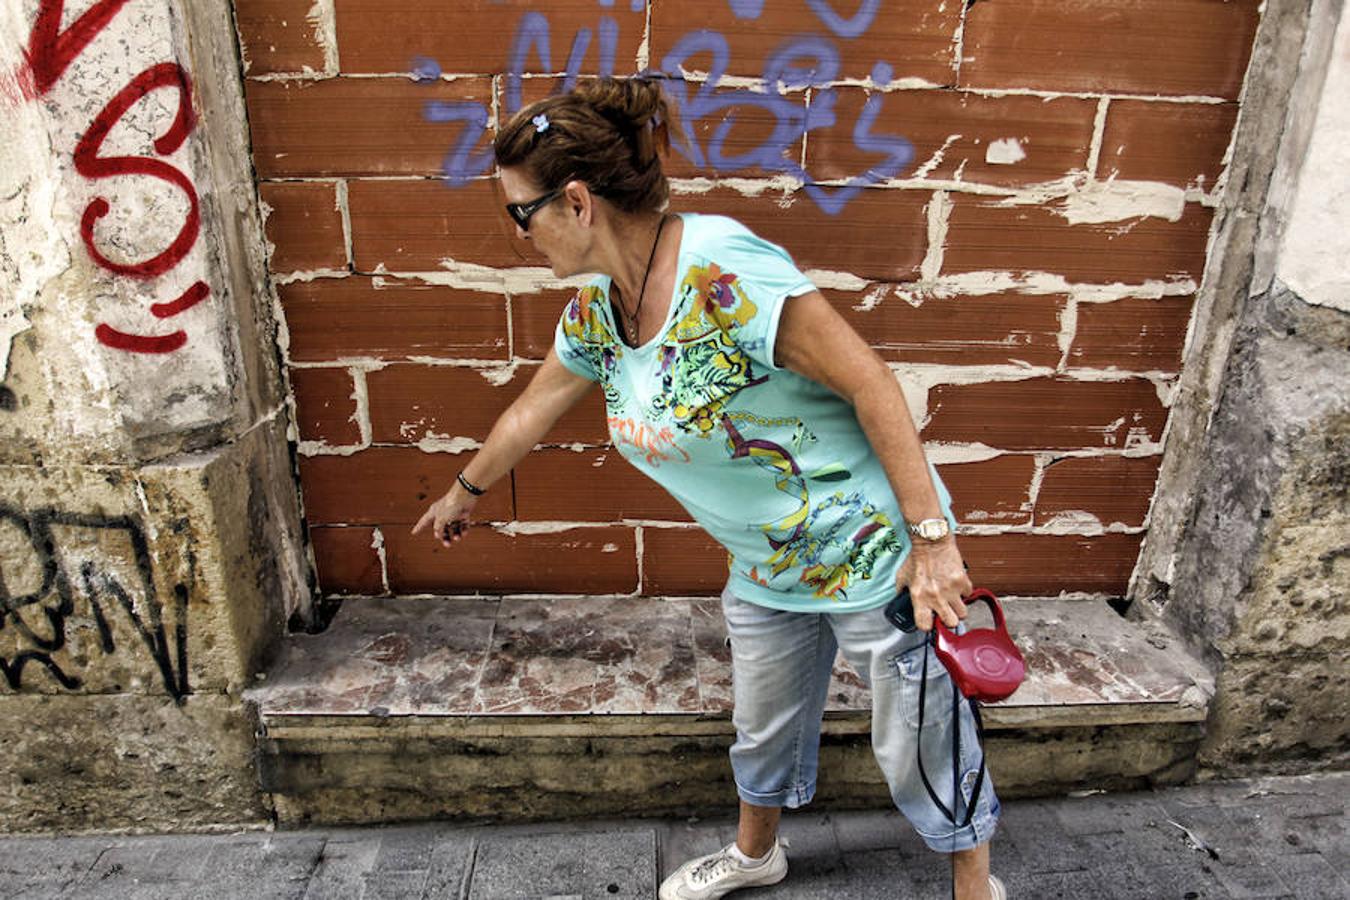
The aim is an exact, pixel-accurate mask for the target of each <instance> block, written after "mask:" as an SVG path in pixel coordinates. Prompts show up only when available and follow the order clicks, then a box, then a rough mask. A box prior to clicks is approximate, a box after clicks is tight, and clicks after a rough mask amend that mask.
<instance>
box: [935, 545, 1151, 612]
mask: <svg viewBox="0 0 1350 900" xmlns="http://www.w3.org/2000/svg"><path fill="white" fill-rule="evenodd" d="M1143 540H1144V536H1143V535H1141V534H1101V535H1096V536H1094V537H1083V536H1079V535H1057V534H1053V535H1052V534H990V535H983V534H981V535H961V536H960V537H959V538H957V544H958V546H959V547H960V550H961V555H962V557H963V558H964V559H965V560H966V562H967V563H968V564H969V565H970V580H971V581H973V582H974V583H975V585H976V586H977V587H987V588H989V589H990V590H991V591H993V592H994V593H995V594H1020V595H1022V596H1052V597H1053V596H1057V595H1059V594H1060V593H1061V592H1066V591H1067V592H1075V591H1083V592H1087V593H1103V594H1113V595H1115V596H1122V595H1124V593H1125V591H1126V589H1127V588H1128V587H1129V583H1130V575H1131V573H1133V572H1134V564H1135V562H1136V561H1138V559H1139V547H1140V545H1141V544H1142V543H1143Z"/></svg>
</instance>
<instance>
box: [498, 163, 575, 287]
mask: <svg viewBox="0 0 1350 900" xmlns="http://www.w3.org/2000/svg"><path fill="white" fill-rule="evenodd" d="M501 181H502V190H503V192H504V193H505V194H506V202H507V203H529V202H530V201H532V200H536V199H538V198H539V197H540V196H542V195H544V194H546V193H548V192H547V191H545V190H544V189H542V188H541V187H539V186H538V185H537V184H535V183H534V182H533V181H531V180H530V178H529V176H528V175H526V173H525V172H524V171H523V170H521V169H518V168H512V169H502V170H501ZM502 215H506V212H505V211H503V212H502ZM512 227H513V228H515V230H516V237H518V238H520V239H522V240H527V241H530V242H531V243H533V244H534V246H535V249H536V250H538V251H539V252H540V253H542V254H543V255H544V257H545V258H546V259H547V260H548V262H549V265H550V266H551V267H552V268H553V274H554V275H557V276H558V277H560V278H566V277H567V276H569V275H575V274H577V273H579V272H582V271H584V269H583V268H582V267H581V259H582V257H583V256H584V251H585V244H584V242H585V238H586V235H585V234H584V233H583V232H584V231H585V229H584V228H582V226H581V223H580V221H579V219H578V217H577V215H576V214H575V213H574V211H573V210H572V208H571V206H570V204H569V201H568V198H567V196H566V195H560V196H558V197H557V198H555V199H554V200H552V201H551V202H549V203H547V204H545V205H544V206H543V207H541V208H540V209H538V210H536V211H535V213H534V215H532V216H531V217H530V221H529V229H528V230H526V229H524V228H521V227H520V225H518V224H516V223H514V222H513V223H512Z"/></svg>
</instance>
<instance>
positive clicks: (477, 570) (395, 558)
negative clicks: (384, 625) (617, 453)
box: [385, 527, 638, 594]
mask: <svg viewBox="0 0 1350 900" xmlns="http://www.w3.org/2000/svg"><path fill="white" fill-rule="evenodd" d="M385 555H386V559H387V560H388V566H389V586H390V588H392V589H393V591H394V592H395V593H399V594H403V593H438V594H439V593H464V592H469V591H488V592H498V591H500V592H514V591H530V592H536V591H537V592H541V593H560V594H620V593H630V592H632V591H633V589H634V588H635V587H636V586H637V580H638V579H637V550H636V547H635V545H634V536H633V529H631V528H617V527H610V528H573V529H569V530H567V531H560V532H557V533H550V534H517V535H507V534H502V533H500V532H498V531H496V530H494V529H492V528H471V529H469V532H468V534H467V535H466V536H465V537H464V539H463V540H461V541H459V542H457V543H455V544H454V545H452V546H451V547H450V548H448V549H447V548H445V547H443V546H442V545H441V544H440V543H438V542H436V541H433V540H431V539H430V538H428V537H426V536H425V535H421V534H419V535H416V536H413V535H409V534H408V532H407V530H406V529H389V530H386V531H385Z"/></svg>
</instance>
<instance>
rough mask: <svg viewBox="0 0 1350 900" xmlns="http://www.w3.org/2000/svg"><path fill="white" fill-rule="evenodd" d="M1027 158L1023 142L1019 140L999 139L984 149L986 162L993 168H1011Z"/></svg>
mask: <svg viewBox="0 0 1350 900" xmlns="http://www.w3.org/2000/svg"><path fill="white" fill-rule="evenodd" d="M1026 158H1027V152H1026V151H1025V150H1023V149H1022V142H1021V141H1019V140H1018V139H1017V138H999V139H998V140H996V141H990V142H989V146H988V147H986V148H985V149H984V161H985V162H987V163H989V164H990V165H991V166H1011V165H1016V164H1017V163H1020V162H1021V161H1022V160H1024V159H1026Z"/></svg>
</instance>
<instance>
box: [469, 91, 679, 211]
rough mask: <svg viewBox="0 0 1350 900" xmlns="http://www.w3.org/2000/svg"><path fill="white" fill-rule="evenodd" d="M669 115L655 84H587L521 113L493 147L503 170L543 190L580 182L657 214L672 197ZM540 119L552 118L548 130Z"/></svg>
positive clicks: (625, 205) (628, 206)
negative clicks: (521, 173)
mask: <svg viewBox="0 0 1350 900" xmlns="http://www.w3.org/2000/svg"><path fill="white" fill-rule="evenodd" d="M669 113H670V108H669V106H668V105H667V103H666V98H665V96H664V95H663V94H662V93H661V85H660V82H659V81H658V80H657V79H655V78H652V77H649V76H641V75H639V76H634V77H631V78H599V79H593V80H586V81H583V82H581V83H580V84H578V85H577V86H576V87H575V88H574V89H573V90H572V91H570V92H569V93H566V94H560V95H555V96H552V97H548V98H546V99H544V100H540V101H538V102H537V103H531V104H530V105H529V106H527V107H525V108H524V109H522V110H521V111H520V112H518V113H516V114H515V115H514V116H513V117H512V118H511V120H510V121H509V122H507V123H506V125H504V126H503V127H502V129H501V130H500V131H499V132H498V134H497V139H496V140H495V141H493V144H492V149H493V152H494V153H495V154H496V156H497V165H499V166H501V167H503V168H508V167H515V166H520V167H523V168H524V169H525V171H526V172H527V173H528V174H529V176H530V179H531V180H532V181H534V182H535V183H536V184H538V185H539V186H540V187H541V188H543V189H544V190H553V189H555V188H558V187H561V186H562V185H564V184H566V183H567V182H568V181H570V180H572V179H576V180H579V181H584V182H586V185H587V186H588V187H589V188H590V189H591V191H592V192H593V193H595V194H597V195H599V196H601V197H604V198H605V199H606V200H608V201H609V202H610V203H613V204H614V205H615V206H617V207H618V208H619V209H621V210H623V211H624V212H627V213H638V212H655V211H657V210H659V209H661V208H662V207H663V206H665V203H666V199H667V197H668V196H669V195H670V185H669V183H668V182H667V181H666V176H665V175H664V174H663V173H662V171H661V155H662V154H664V153H666V152H668V151H669V149H670V137H669V128H668V126H667V122H668V121H669V118H670V115H669ZM540 115H543V116H547V117H548V127H547V128H545V129H544V130H542V131H540V130H538V125H537V124H536V121H535V120H536V118H537V117H538V116H540ZM541 121H542V120H541Z"/></svg>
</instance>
